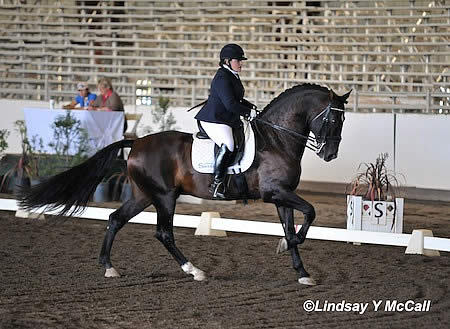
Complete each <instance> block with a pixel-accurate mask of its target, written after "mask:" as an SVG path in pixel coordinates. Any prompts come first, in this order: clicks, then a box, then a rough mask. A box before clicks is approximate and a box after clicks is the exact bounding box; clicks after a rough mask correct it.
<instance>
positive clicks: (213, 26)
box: [0, 0, 450, 113]
mask: <svg viewBox="0 0 450 329" xmlns="http://www.w3.org/2000/svg"><path fill="white" fill-rule="evenodd" d="M449 40H450V2H449V1H366V0H360V1H260V0H251V1H237V0H229V1H162V0H154V1H46V0H40V1H17V0H10V1H6V0H4V1H0V54H1V60H0V98H12V99H30V100H31V99H32V100H48V99H50V98H53V99H56V100H57V101H58V102H64V101H68V100H69V99H70V98H72V97H73V95H74V94H75V93H76V90H75V85H76V83H77V82H78V81H89V82H90V84H91V86H92V87H95V81H96V80H97V79H98V78H99V77H101V76H107V77H110V78H111V79H112V81H113V84H114V86H115V88H116V90H117V91H118V92H119V94H120V95H121V96H122V98H123V99H124V101H125V103H127V104H145V102H146V99H148V97H158V96H160V95H162V96H166V97H169V98H170V99H171V104H172V105H178V106H191V105H194V104H196V103H199V102H201V101H202V100H204V99H206V97H207V95H208V89H209V84H210V82H211V79H212V76H213V74H214V72H215V71H216V69H217V64H218V53H219V50H220V49H221V47H222V46H223V45H224V44H226V43H230V42H235V43H239V44H240V45H241V46H242V47H243V48H244V49H245V51H246V54H247V57H248V58H249V61H247V62H245V64H244V72H243V74H242V80H243V81H244V86H245V87H246V96H247V98H248V99H250V100H252V101H253V102H256V103H257V104H258V105H259V107H263V106H264V105H265V104H267V103H268V102H269V101H270V100H271V99H272V98H273V97H275V96H276V95H278V94H279V93H280V92H282V91H283V90H285V89H286V88H289V87H291V86H293V85H296V84H300V83H304V82H309V83H317V84H321V85H325V86H328V87H330V88H333V89H334V90H336V91H337V92H339V93H344V92H346V91H348V90H349V89H351V88H353V89H354V93H353V95H352V98H351V103H350V104H349V106H348V107H349V108H350V109H353V110H355V111H411V112H423V113H449V111H450V79H449V76H450V70H449V67H450V66H449V63H450V42H449ZM143 81H145V82H146V83H145V84H143Z"/></svg>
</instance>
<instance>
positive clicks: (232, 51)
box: [220, 43, 247, 61]
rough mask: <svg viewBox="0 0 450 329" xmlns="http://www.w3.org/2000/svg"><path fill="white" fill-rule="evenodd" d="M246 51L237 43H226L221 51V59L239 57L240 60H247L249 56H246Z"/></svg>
mask: <svg viewBox="0 0 450 329" xmlns="http://www.w3.org/2000/svg"><path fill="white" fill-rule="evenodd" d="M244 55H245V54H244V51H243V50H242V48H241V47H240V46H239V45H237V44H235V43H229V44H227V45H225V46H224V47H223V48H222V50H221V51H220V59H221V60H223V59H226V58H228V59H237V60H240V61H245V60H246V59H247V57H245V56H244Z"/></svg>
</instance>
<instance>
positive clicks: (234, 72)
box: [222, 64, 239, 79]
mask: <svg viewBox="0 0 450 329" xmlns="http://www.w3.org/2000/svg"><path fill="white" fill-rule="evenodd" d="M222 67H224V68H226V69H227V70H228V71H230V72H231V73H233V74H234V76H235V77H236V78H238V79H239V74H238V72H236V71H235V70H233V69H232V68H231V67H229V66H228V65H226V64H223V65H222Z"/></svg>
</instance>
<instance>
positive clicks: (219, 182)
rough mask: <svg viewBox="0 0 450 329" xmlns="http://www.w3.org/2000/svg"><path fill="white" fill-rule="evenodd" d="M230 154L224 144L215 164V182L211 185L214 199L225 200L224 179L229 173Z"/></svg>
mask: <svg viewBox="0 0 450 329" xmlns="http://www.w3.org/2000/svg"><path fill="white" fill-rule="evenodd" d="M231 154H232V152H230V151H229V150H228V148H227V146H226V145H225V144H222V145H221V146H220V148H219V151H218V152H217V155H216V161H215V163H214V181H213V183H212V184H211V189H210V191H211V193H212V196H213V198H214V199H225V184H224V179H225V175H226V173H227V168H228V162H229V160H230V158H231Z"/></svg>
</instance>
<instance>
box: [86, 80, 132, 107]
mask: <svg viewBox="0 0 450 329" xmlns="http://www.w3.org/2000/svg"><path fill="white" fill-rule="evenodd" d="M97 87H98V90H99V92H100V96H99V97H97V99H96V100H95V101H94V102H93V103H92V104H91V105H90V106H89V108H88V109H89V110H95V111H124V108H123V103H122V100H121V99H120V96H119V95H118V94H117V93H116V92H115V91H114V90H113V87H112V84H111V81H110V80H109V79H106V78H103V79H100V80H99V82H98V83H97Z"/></svg>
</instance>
